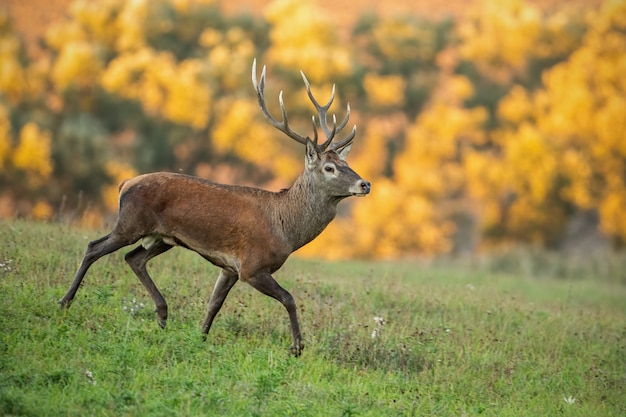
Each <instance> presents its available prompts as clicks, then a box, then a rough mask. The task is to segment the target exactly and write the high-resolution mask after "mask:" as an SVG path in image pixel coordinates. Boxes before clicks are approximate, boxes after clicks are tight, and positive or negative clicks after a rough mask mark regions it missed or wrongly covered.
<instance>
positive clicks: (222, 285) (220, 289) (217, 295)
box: [202, 269, 239, 340]
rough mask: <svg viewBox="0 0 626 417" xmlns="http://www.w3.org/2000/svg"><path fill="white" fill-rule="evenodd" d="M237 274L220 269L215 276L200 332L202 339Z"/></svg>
mask: <svg viewBox="0 0 626 417" xmlns="http://www.w3.org/2000/svg"><path fill="white" fill-rule="evenodd" d="M238 279H239V276H238V275H237V274H236V273H234V272H230V271H226V270H224V269H222V271H221V272H220V275H219V277H217V281H216V282H215V287H213V293H212V294H211V298H210V299H209V310H208V312H207V316H206V320H204V324H203V325H202V333H204V340H206V336H207V334H208V333H209V330H210V329H211V324H213V320H214V319H215V316H216V315H217V313H218V311H220V308H222V304H224V300H225V299H226V296H227V295H228V292H229V291H230V289H231V288H233V285H235V283H236V282H237V280H238Z"/></svg>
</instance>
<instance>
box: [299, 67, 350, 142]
mask: <svg viewBox="0 0 626 417" xmlns="http://www.w3.org/2000/svg"><path fill="white" fill-rule="evenodd" d="M300 75H302V79H303V80H304V85H305V86H306V92H307V94H308V95H309V99H310V100H311V102H312V103H313V105H314V106H315V109H316V110H317V114H318V116H319V119H320V127H321V128H322V131H323V132H324V135H325V136H326V141H325V142H324V143H322V144H321V145H319V146H318V147H319V148H320V149H321V150H322V151H324V150H326V148H329V150H332V151H340V150H341V149H343V148H345V147H346V146H349V145H350V144H351V143H352V140H353V139H354V136H355V135H356V124H355V125H354V127H353V128H352V132H350V134H349V135H348V136H346V137H345V138H344V139H342V140H340V141H339V142H333V139H334V138H335V134H336V133H337V132H340V131H341V130H342V129H343V128H344V127H345V126H346V124H348V119H350V103H348V105H347V107H346V117H344V119H343V120H342V121H341V123H339V125H337V116H335V115H334V114H333V127H332V129H331V128H329V127H328V117H327V112H328V109H329V108H330V106H331V104H333V101H334V100H335V84H333V90H332V92H331V93H330V99H329V100H328V102H327V103H326V104H325V105H323V106H322V105H320V104H319V103H318V101H317V100H316V99H315V97H313V93H312V92H311V84H309V80H307V78H306V76H305V75H304V72H302V71H300ZM313 127H314V128H315V116H313ZM315 144H316V145H317V129H315Z"/></svg>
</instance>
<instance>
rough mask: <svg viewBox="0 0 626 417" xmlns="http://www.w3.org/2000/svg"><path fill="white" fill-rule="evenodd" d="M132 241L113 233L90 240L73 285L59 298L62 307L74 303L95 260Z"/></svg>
mask: <svg viewBox="0 0 626 417" xmlns="http://www.w3.org/2000/svg"><path fill="white" fill-rule="evenodd" d="M131 243H133V242H132V241H128V240H125V239H121V238H119V237H118V236H117V235H114V234H113V233H111V234H108V235H106V236H103V237H101V238H100V239H96V240H94V241H91V242H89V244H88V245H87V250H86V251H85V256H84V257H83V260H82V262H81V263H80V266H79V267H78V271H76V275H75V276H74V281H72V285H70V288H69V289H68V290H67V293H65V295H64V296H63V298H61V299H60V300H59V304H60V305H61V307H66V308H69V306H70V305H71V304H72V300H73V299H74V296H75V295H76V291H78V287H80V283H81V282H82V281H83V278H84V277H85V274H86V273H87V270H88V269H89V267H90V266H91V265H92V264H93V263H94V262H96V261H97V260H98V259H100V258H101V257H103V256H104V255H108V254H109V253H112V252H115V251H116V250H118V249H120V248H122V247H124V246H128V245H130V244H131Z"/></svg>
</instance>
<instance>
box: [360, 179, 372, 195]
mask: <svg viewBox="0 0 626 417" xmlns="http://www.w3.org/2000/svg"><path fill="white" fill-rule="evenodd" d="M359 186H360V187H361V190H363V194H369V192H370V190H371V189H372V184H370V182H369V181H365V180H361V184H359Z"/></svg>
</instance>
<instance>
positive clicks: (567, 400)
mask: <svg viewBox="0 0 626 417" xmlns="http://www.w3.org/2000/svg"><path fill="white" fill-rule="evenodd" d="M563 401H565V404H570V405H572V404H574V403H575V402H576V398H574V397H572V396H571V395H570V396H569V397H566V396H563Z"/></svg>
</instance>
